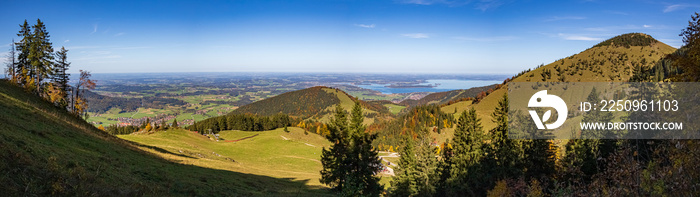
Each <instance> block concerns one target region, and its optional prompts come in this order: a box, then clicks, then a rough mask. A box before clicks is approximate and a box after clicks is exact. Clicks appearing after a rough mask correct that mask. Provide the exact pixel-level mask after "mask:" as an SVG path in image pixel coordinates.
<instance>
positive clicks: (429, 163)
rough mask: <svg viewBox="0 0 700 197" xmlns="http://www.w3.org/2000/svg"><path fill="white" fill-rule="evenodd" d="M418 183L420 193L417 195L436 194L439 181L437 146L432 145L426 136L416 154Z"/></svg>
mask: <svg viewBox="0 0 700 197" xmlns="http://www.w3.org/2000/svg"><path fill="white" fill-rule="evenodd" d="M416 160H417V164H416V176H415V177H416V178H415V180H416V184H417V186H418V194H416V196H435V194H436V189H437V188H436V185H437V181H438V179H439V178H438V174H437V172H436V171H437V167H438V166H437V165H438V161H437V155H436V153H435V148H434V147H433V146H431V145H430V143H429V142H428V141H427V140H426V138H423V139H421V142H420V146H418V151H417V154H416Z"/></svg>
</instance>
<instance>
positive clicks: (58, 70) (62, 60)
mask: <svg viewBox="0 0 700 197" xmlns="http://www.w3.org/2000/svg"><path fill="white" fill-rule="evenodd" d="M68 67H70V62H68V50H66V48H64V47H61V50H59V51H57V52H56V64H54V70H53V74H54V75H53V78H52V81H53V84H54V85H55V86H56V87H57V88H58V89H59V90H60V91H62V93H63V95H66V97H64V98H62V99H61V100H60V101H59V103H58V105H59V107H62V108H65V107H66V106H68V102H67V101H68V98H67V96H68V91H70V86H69V85H68V81H69V80H70V75H69V74H68V73H67V72H66V71H68Z"/></svg>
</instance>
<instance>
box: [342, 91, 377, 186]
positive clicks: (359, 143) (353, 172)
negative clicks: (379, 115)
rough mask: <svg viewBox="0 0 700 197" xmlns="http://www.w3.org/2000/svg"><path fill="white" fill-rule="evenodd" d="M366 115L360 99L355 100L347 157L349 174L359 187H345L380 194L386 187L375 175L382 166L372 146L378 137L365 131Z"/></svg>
mask: <svg viewBox="0 0 700 197" xmlns="http://www.w3.org/2000/svg"><path fill="white" fill-rule="evenodd" d="M362 122H364V116H363V115H362V106H361V105H360V102H359V101H355V106H353V110H352V117H351V121H350V128H349V129H350V133H351V135H350V136H351V140H350V147H351V152H350V157H348V158H346V160H347V163H348V165H349V166H350V167H351V168H350V172H349V174H348V176H350V178H349V179H350V180H353V181H357V182H353V183H355V184H357V187H353V188H344V190H345V189H359V191H353V192H350V193H359V194H360V195H361V196H379V195H380V194H381V192H382V190H383V189H384V187H383V186H382V185H381V184H379V177H377V176H375V174H376V173H377V172H379V171H380V170H381V168H382V163H381V160H380V159H379V155H378V153H377V150H376V149H374V147H372V142H373V141H374V140H375V139H376V138H377V135H376V134H370V133H367V132H365V126H364V125H362Z"/></svg>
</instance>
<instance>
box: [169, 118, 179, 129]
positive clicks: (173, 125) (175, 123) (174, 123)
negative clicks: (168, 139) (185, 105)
mask: <svg viewBox="0 0 700 197" xmlns="http://www.w3.org/2000/svg"><path fill="white" fill-rule="evenodd" d="M170 126H171V127H173V128H180V126H178V125H177V118H175V119H173V124H172V125H170Z"/></svg>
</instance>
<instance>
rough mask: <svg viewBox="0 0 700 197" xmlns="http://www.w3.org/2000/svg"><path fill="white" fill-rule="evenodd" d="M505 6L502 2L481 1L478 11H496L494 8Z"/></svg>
mask: <svg viewBox="0 0 700 197" xmlns="http://www.w3.org/2000/svg"><path fill="white" fill-rule="evenodd" d="M503 4H505V3H504V2H503V1H501V0H480V1H479V2H477V3H476V9H480V10H481V11H486V10H489V9H494V8H497V7H500V6H501V5H503Z"/></svg>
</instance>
